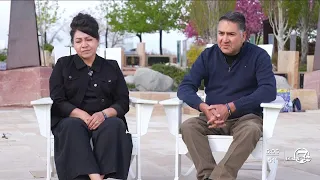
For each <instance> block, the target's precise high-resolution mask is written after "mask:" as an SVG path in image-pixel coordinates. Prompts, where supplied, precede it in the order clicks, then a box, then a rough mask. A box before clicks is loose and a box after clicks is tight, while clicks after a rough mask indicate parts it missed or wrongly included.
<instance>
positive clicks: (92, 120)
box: [80, 111, 105, 130]
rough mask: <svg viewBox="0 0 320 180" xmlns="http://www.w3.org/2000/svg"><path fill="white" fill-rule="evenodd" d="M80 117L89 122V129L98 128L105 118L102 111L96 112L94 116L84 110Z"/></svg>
mask: <svg viewBox="0 0 320 180" xmlns="http://www.w3.org/2000/svg"><path fill="white" fill-rule="evenodd" d="M80 119H81V120H83V121H84V122H85V123H86V124H87V126H88V129H89V130H96V129H97V128H98V127H99V126H100V124H101V123H102V122H103V121H104V120H105V119H104V116H103V113H102V112H101V111H100V112H96V113H94V114H93V115H92V116H90V114H88V113H87V112H85V111H82V113H81V116H80Z"/></svg>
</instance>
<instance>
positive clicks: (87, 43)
mask: <svg viewBox="0 0 320 180" xmlns="http://www.w3.org/2000/svg"><path fill="white" fill-rule="evenodd" d="M70 27H71V31H70V35H71V42H72V44H73V46H74V49H75V50H76V52H77V54H76V55H71V56H65V57H62V58H60V59H59V60H58V61H57V63H56V65H55V67H54V69H53V72H52V74H51V77H50V96H51V99H52V100H53V105H52V108H51V116H52V117H51V119H52V123H51V127H52V133H53V135H54V138H55V141H54V143H55V144H54V145H55V152H54V153H55V154H54V156H55V163H56V169H57V174H58V178H59V180H73V179H91V180H101V179H107V178H115V179H127V175H128V171H129V166H130V160H131V152H132V141H131V135H130V134H127V133H126V130H127V129H128V128H127V123H126V119H125V117H124V116H125V114H126V113H127V112H128V111H129V91H128V88H127V86H126V82H125V80H124V77H123V74H122V72H121V70H120V68H119V66H118V63H117V62H116V61H114V60H105V59H103V58H102V57H99V56H98V55H96V50H97V47H98V45H99V34H98V30H99V26H98V23H97V21H96V20H95V19H94V18H93V17H91V16H90V15H88V14H81V13H79V14H78V15H77V16H76V17H74V18H73V20H72V23H71V25H70ZM90 140H92V145H91V144H90V142H91V141H90Z"/></svg>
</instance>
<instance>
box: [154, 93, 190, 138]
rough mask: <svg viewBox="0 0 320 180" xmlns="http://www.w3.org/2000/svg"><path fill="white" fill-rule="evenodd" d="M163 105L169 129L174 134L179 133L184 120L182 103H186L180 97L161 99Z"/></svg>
mask: <svg viewBox="0 0 320 180" xmlns="http://www.w3.org/2000/svg"><path fill="white" fill-rule="evenodd" d="M159 104H161V105H163V107H164V110H165V112H166V117H167V120H168V125H169V131H170V133H171V134H172V135H174V136H177V135H178V134H179V128H180V124H181V122H182V105H183V104H184V103H183V101H181V100H180V99H179V98H172V99H167V100H164V101H160V102H159Z"/></svg>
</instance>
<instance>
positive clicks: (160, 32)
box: [159, 29, 162, 55]
mask: <svg viewBox="0 0 320 180" xmlns="http://www.w3.org/2000/svg"><path fill="white" fill-rule="evenodd" d="M159 34H160V36H159V37H160V44H159V47H160V49H159V50H160V51H159V52H160V55H162V29H160V30H159Z"/></svg>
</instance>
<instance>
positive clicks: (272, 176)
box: [267, 159, 278, 180]
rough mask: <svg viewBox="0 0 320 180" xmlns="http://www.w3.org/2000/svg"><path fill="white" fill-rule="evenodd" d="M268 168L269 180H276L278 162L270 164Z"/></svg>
mask: <svg viewBox="0 0 320 180" xmlns="http://www.w3.org/2000/svg"><path fill="white" fill-rule="evenodd" d="M268 168H269V169H270V170H269V171H270V172H269V174H268V178H267V180H275V179H276V174H277V169H278V160H277V159H276V160H274V161H273V162H268Z"/></svg>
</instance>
